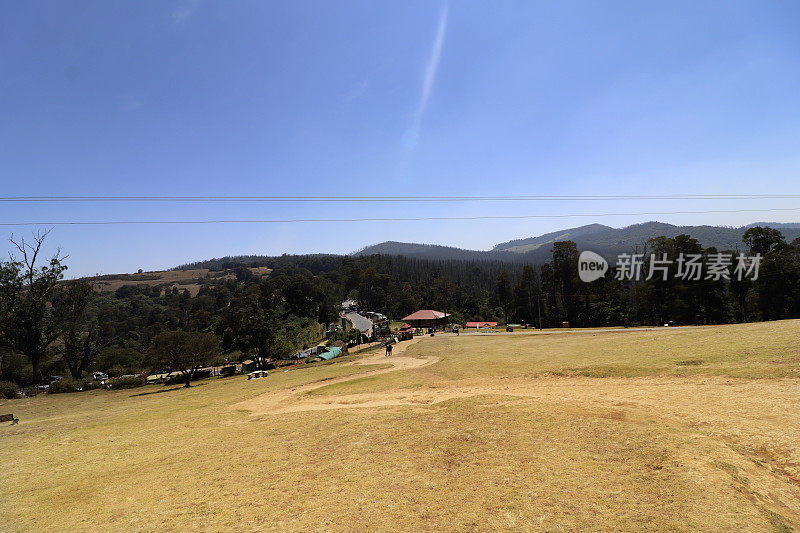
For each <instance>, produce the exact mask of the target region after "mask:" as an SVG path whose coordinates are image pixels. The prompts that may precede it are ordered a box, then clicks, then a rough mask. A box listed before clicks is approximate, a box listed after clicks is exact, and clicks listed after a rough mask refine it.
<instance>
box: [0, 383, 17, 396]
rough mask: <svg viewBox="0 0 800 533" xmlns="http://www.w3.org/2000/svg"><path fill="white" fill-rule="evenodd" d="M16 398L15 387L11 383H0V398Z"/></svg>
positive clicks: (14, 384)
mask: <svg viewBox="0 0 800 533" xmlns="http://www.w3.org/2000/svg"><path fill="white" fill-rule="evenodd" d="M16 397H17V385H16V383H14V382H12V381H0V398H6V399H8V400H10V399H12V398H16Z"/></svg>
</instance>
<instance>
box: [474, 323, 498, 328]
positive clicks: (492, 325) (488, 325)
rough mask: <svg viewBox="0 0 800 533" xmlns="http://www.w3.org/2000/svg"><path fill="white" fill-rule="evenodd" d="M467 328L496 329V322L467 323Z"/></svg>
mask: <svg viewBox="0 0 800 533" xmlns="http://www.w3.org/2000/svg"><path fill="white" fill-rule="evenodd" d="M467 327H468V328H496V327H497V322H467Z"/></svg>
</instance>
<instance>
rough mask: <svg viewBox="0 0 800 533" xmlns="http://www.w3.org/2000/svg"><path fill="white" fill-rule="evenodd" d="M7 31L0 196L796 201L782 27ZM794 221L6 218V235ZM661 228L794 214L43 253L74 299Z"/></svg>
mask: <svg viewBox="0 0 800 533" xmlns="http://www.w3.org/2000/svg"><path fill="white" fill-rule="evenodd" d="M0 24H1V25H2V30H1V31H0V184H2V191H1V192H2V195H3V196H29V195H101V196H106V195H214V196H219V195H234V196H271V195H285V196H307V195H315V196H328V195H332V196H343V195H344V196H363V195H381V196H382V195H394V194H397V195H507V194H529V195H530V194H536V195H547V194H551V195H559V194H567V195H574V194H696V193H717V194H735V193H741V194H772V193H775V194H780V193H792V194H798V193H800V185H798V175H799V173H798V171H799V170H800V149H798V148H800V68H799V67H800V32H798V31H797V28H798V27H800V4H798V3H796V2H749V1H742V2H736V1H731V2H696V1H692V2H657V3H655V2H596V1H588V2H528V1H519V2H508V1H492V2H468V1H455V0H453V1H450V2H449V3H447V2H445V1H434V0H424V1H403V2H377V1H373V0H370V1H364V2H325V1H314V2H309V1H295V0H293V1H287V2H262V1H252V2H245V1H235V2H234V1H230V2H229V1H224V2H202V1H177V2H167V1H128V2H106V1H96V2H88V1H79V2H62V1H53V2H44V1H32V2H3V3H1V4H0ZM798 205H800V204H798V202H797V201H789V200H771V201H763V200H762V201H749V202H743V201H724V202H720V201H697V200H687V201H680V202H676V201H670V202H666V201H637V202H582V203H581V202H565V203H552V202H551V203H534V202H527V203H526V202H514V203H486V204H484V203H480V204H470V203H457V204H452V203H451V204H430V203H426V204H410V205H409V204H391V205H381V204H379V205H374V204H311V205H306V204H288V205H287V204H277V205H276V204H268V203H266V204H236V203H215V204H209V203H192V204H172V203H167V204H141V203H135V204H133V203H114V204H83V203H67V204H52V203H50V204H9V203H0V222H4V223H11V222H13V223H16V222H29V221H33V222H40V221H41V222H48V221H51V222H53V221H96V220H201V219H217V218H224V219H245V218H250V219H253V218H255V219H264V218H268V219H286V218H348V217H350V218H353V217H355V218H358V217H370V216H382V217H414V216H426V215H434V216H469V215H498V214H502V215H506V214H514V215H525V214H575V213H635V212H653V211H656V212H658V211H676V210H707V209H737V208H771V207H796V206H798ZM651 219H658V220H661V221H665V222H672V223H678V224H696V223H706V224H726V225H741V224H746V223H749V222H753V221H757V220H775V221H785V222H786V221H798V220H800V213H793V212H776V213H755V214H754V213H736V214H734V213H728V214H719V213H717V214H692V215H669V216H667V215H664V216H646V215H641V216H633V215H629V216H614V217H602V218H601V217H598V218H561V219H532V220H516V221H508V220H505V221H503V220H500V221H441V222H430V221H428V222H380V223H378V222H372V223H325V224H322V223H299V224H263V225H208V226H73V227H62V226H59V227H55V228H54V229H53V232H52V234H51V237H50V243H51V244H52V245H60V246H61V247H62V248H63V249H64V250H65V251H66V252H67V253H68V254H69V255H70V259H69V261H68V263H69V264H70V266H71V270H70V273H71V275H79V274H93V273H113V272H130V271H135V270H136V269H138V268H144V269H145V270H147V269H160V268H166V267H171V266H174V265H177V264H180V263H183V262H187V261H191V260H198V259H206V258H210V257H218V256H223V255H232V254H250V253H255V254H281V253H305V252H335V253H346V252H350V251H353V250H356V249H358V248H361V247H363V246H365V245H368V244H373V243H376V242H380V241H384V240H401V241H413V242H426V243H438V244H449V245H455V246H461V247H467V248H476V249H488V248H490V247H491V246H492V245H493V244H495V243H497V242H501V241H505V240H508V239H512V238H520V237H527V236H533V235H538V234H541V233H545V232H549V231H553V230H556V229H559V228H565V227H573V226H578V225H583V224H588V223H591V222H600V223H604V224H608V225H613V226H624V225H628V224H631V223H635V222H642V221H646V220H651ZM32 229H34V228H31V227H23V228H20V227H17V228H11V227H0V232H2V233H3V234H4V236H7V235H9V234H10V233H11V232H12V231H14V232H16V233H20V232H22V233H29V232H30V231H31V230H32ZM5 248H6V246H5V245H0V251H2V250H4V249H5Z"/></svg>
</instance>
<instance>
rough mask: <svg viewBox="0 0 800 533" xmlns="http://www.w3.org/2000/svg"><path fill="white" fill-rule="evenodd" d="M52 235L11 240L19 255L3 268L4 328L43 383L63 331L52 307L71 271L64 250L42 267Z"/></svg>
mask: <svg viewBox="0 0 800 533" xmlns="http://www.w3.org/2000/svg"><path fill="white" fill-rule="evenodd" d="M48 234H49V231H38V232H36V233H34V234H33V239H32V240H31V241H28V240H26V239H25V238H24V237H20V238H18V239H17V238H15V237H14V236H13V235H12V236H11V238H10V239H9V240H10V241H11V244H12V245H14V247H15V248H16V250H17V252H18V256H16V254H12V256H11V258H10V260H9V261H8V262H6V263H3V265H2V271H3V275H2V276H0V297H2V298H3V299H4V304H3V309H4V311H3V312H4V313H5V316H3V318H4V321H7V322H6V324H5V325H4V326H3V330H4V332H3V333H4V336H5V338H6V340H7V341H8V342H9V344H10V345H11V346H12V347H13V348H14V349H15V350H16V351H18V352H20V353H22V354H24V355H25V356H26V357H27V358H28V359H29V360H30V362H31V366H32V367H33V378H34V380H35V381H37V382H39V381H41V379H42V373H41V364H42V360H43V359H44V358H45V357H46V355H47V352H48V349H49V348H50V345H51V344H52V343H53V342H54V341H55V340H56V338H58V336H59V334H60V331H59V328H58V327H57V324H56V322H55V321H54V320H53V313H52V307H51V306H50V305H49V304H50V300H51V298H52V296H53V293H54V291H55V288H56V285H57V283H58V281H59V280H60V279H61V278H62V277H63V275H64V271H65V270H66V269H67V267H66V266H65V265H63V264H62V261H63V260H64V259H65V258H66V257H65V256H63V255H62V254H61V250H60V249H59V250H57V251H56V253H55V254H54V255H53V257H52V258H50V260H49V262H48V263H47V264H44V265H41V264H40V259H41V258H40V256H41V254H42V245H43V244H44V241H45V239H46V238H47V235H48Z"/></svg>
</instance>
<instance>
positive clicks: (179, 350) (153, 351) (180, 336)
mask: <svg viewBox="0 0 800 533" xmlns="http://www.w3.org/2000/svg"><path fill="white" fill-rule="evenodd" d="M219 352H220V347H219V339H217V336H216V335H214V334H213V333H202V332H197V331H165V332H164V333H160V334H158V335H156V337H155V338H154V339H153V344H152V346H151V347H150V360H151V364H152V365H153V367H154V368H155V367H161V366H166V367H167V368H169V369H171V370H173V371H180V372H181V374H183V378H184V382H185V385H184V386H185V387H191V381H192V379H194V376H195V373H196V372H197V370H199V369H200V368H202V367H204V366H206V365H208V364H209V363H210V362H211V361H212V360H213V359H214V357H216V356H217V355H218V354H219Z"/></svg>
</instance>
